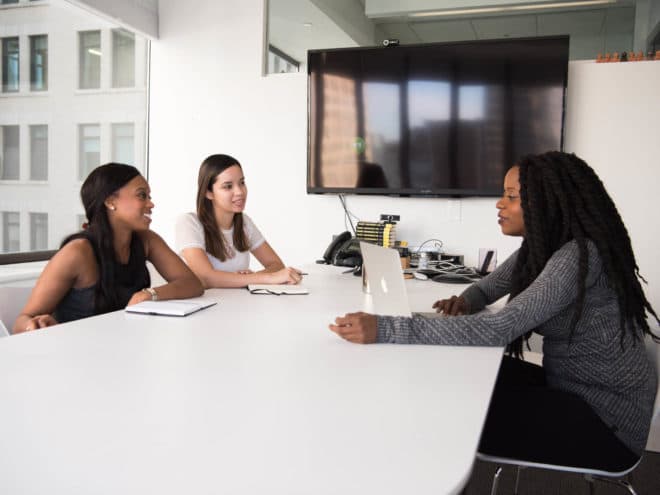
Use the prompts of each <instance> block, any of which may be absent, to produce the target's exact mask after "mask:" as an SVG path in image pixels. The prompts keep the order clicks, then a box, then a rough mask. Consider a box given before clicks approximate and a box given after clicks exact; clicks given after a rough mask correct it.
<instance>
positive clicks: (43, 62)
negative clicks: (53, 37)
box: [30, 34, 48, 91]
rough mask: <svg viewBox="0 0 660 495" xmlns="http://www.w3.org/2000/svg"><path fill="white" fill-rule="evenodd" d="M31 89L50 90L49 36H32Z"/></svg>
mask: <svg viewBox="0 0 660 495" xmlns="http://www.w3.org/2000/svg"><path fill="white" fill-rule="evenodd" d="M30 89H31V90H32V91H46V90H47V89H48V35H45V34H40V35H37V36H30Z"/></svg>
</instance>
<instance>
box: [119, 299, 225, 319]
mask: <svg viewBox="0 0 660 495" xmlns="http://www.w3.org/2000/svg"><path fill="white" fill-rule="evenodd" d="M214 304H217V302H216V301H211V300H209V299H204V298H201V297H194V298H191V299H172V300H168V301H142V302H141V303H138V304H133V305H132V306H126V311H127V312H128V313H142V314H147V315H165V316H187V315H189V314H191V313H195V312H197V311H200V310H202V309H204V308H208V307H209V306H213V305H214Z"/></svg>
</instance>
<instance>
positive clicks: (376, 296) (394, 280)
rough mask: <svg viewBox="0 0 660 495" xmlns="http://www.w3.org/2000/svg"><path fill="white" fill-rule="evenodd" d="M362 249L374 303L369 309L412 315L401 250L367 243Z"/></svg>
mask: <svg viewBox="0 0 660 495" xmlns="http://www.w3.org/2000/svg"><path fill="white" fill-rule="evenodd" d="M360 251H361V252H362V260H363V261H362V263H363V264H362V270H363V273H364V274H365V277H366V281H367V283H368V286H369V293H368V296H369V298H370V299H371V302H372V304H373V308H369V309H370V310H371V309H372V310H373V312H374V313H376V314H379V315H385V316H411V313H410V305H409V304H408V293H407V292H406V286H405V283H404V279H403V270H402V269H401V261H400V260H399V252H398V251H397V250H396V249H390V248H386V247H382V246H376V245H375V244H370V243H368V242H360ZM369 298H368V299H369Z"/></svg>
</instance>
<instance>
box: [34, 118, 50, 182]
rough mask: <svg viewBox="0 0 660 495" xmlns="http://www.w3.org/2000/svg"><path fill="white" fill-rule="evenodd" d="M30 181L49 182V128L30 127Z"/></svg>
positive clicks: (40, 126)
mask: <svg viewBox="0 0 660 495" xmlns="http://www.w3.org/2000/svg"><path fill="white" fill-rule="evenodd" d="M30 180H48V126H47V125H31V126H30Z"/></svg>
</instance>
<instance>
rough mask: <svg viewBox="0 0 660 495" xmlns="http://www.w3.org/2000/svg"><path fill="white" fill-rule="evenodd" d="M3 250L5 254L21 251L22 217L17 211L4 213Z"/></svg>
mask: <svg viewBox="0 0 660 495" xmlns="http://www.w3.org/2000/svg"><path fill="white" fill-rule="evenodd" d="M2 250H3V251H4V252H5V253H17V252H18V251H20V250H21V215H20V213H19V212H17V211H3V212H2Z"/></svg>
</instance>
